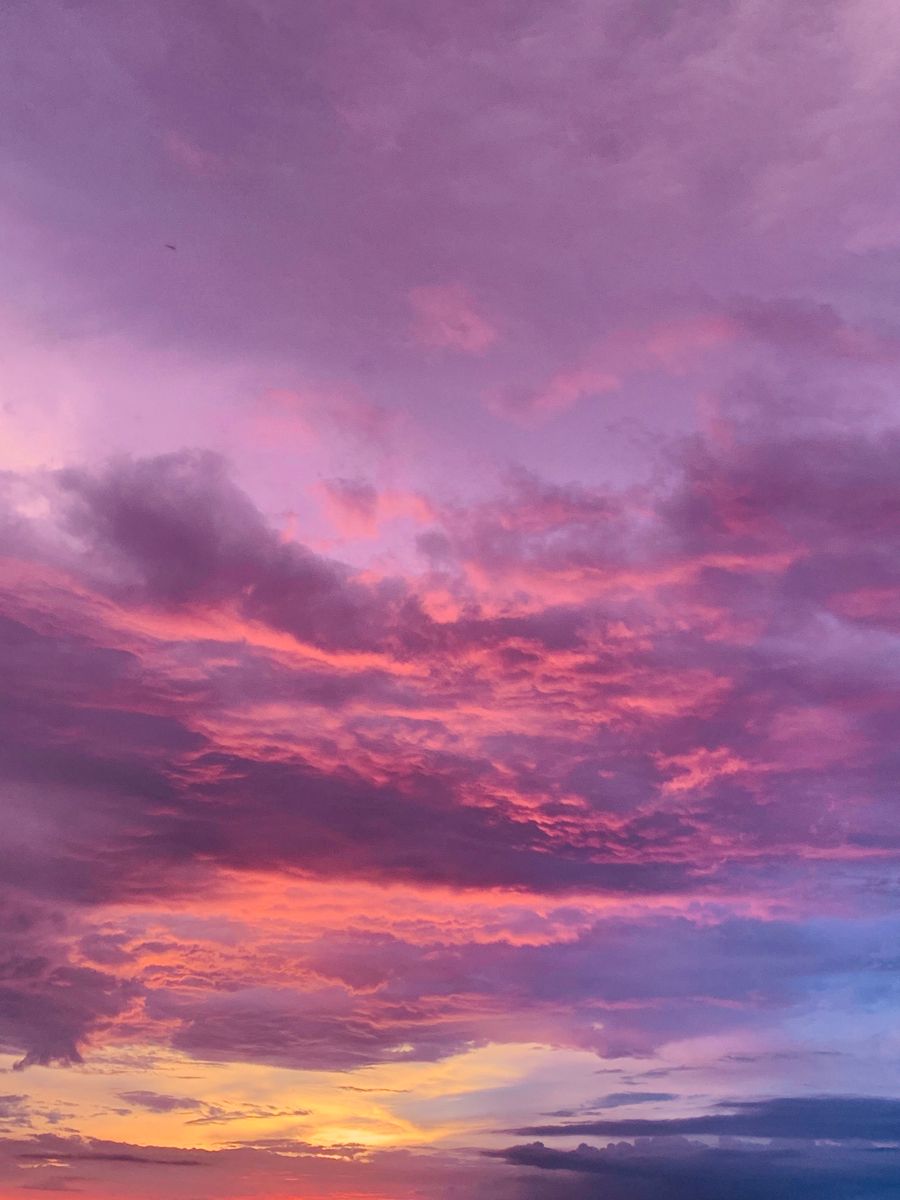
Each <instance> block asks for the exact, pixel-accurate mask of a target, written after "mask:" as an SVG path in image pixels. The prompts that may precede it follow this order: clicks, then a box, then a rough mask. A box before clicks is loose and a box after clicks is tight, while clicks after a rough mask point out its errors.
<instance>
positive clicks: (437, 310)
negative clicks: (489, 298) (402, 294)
mask: <svg viewBox="0 0 900 1200" xmlns="http://www.w3.org/2000/svg"><path fill="white" fill-rule="evenodd" d="M409 300H410V304H411V305H412V308H413V312H414V314H415V322H414V325H413V332H414V334H415V337H416V339H417V340H418V341H420V342H421V343H422V344H423V345H424V346H443V347H446V348H450V349H454V350H462V351H464V352H465V353H466V354H483V353H484V351H485V350H487V349H488V347H489V346H492V345H493V344H494V343H495V342H496V341H497V338H498V336H499V335H498V333H497V330H496V329H495V328H494V327H493V326H492V325H491V324H490V322H489V321H488V320H487V319H486V318H485V317H484V316H482V315H481V314H480V313H479V312H478V310H477V309H476V307H475V302H474V300H473V299H472V297H471V295H470V294H469V291H468V289H467V288H465V287H464V286H463V285H462V284H461V283H449V284H437V285H432V286H427V287H416V288H413V289H412V291H411V292H410V293H409Z"/></svg>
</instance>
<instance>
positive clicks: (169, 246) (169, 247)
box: [166, 242, 177, 250]
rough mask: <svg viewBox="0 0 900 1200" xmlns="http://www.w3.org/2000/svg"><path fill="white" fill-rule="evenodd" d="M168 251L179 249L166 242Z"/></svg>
mask: <svg viewBox="0 0 900 1200" xmlns="http://www.w3.org/2000/svg"><path fill="white" fill-rule="evenodd" d="M166 249H167V250H175V249H177V247H175V246H173V245H172V243H171V242H166Z"/></svg>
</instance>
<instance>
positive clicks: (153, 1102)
mask: <svg viewBox="0 0 900 1200" xmlns="http://www.w3.org/2000/svg"><path fill="white" fill-rule="evenodd" d="M119 1098H120V1099H121V1100H124V1101H125V1102H126V1104H133V1105H135V1107H137V1108H146V1109H148V1110H149V1111H150V1112H179V1111H181V1110H182V1109H191V1108H200V1107H201V1106H202V1102H201V1101H200V1100H193V1099H191V1097H190V1096H167V1095H164V1094H163V1093H162V1092H148V1091H136V1092H119Z"/></svg>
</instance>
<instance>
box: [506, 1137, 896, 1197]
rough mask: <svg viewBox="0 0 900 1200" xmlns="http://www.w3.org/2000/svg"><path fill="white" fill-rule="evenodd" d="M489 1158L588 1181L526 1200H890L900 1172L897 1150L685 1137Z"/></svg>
mask: <svg viewBox="0 0 900 1200" xmlns="http://www.w3.org/2000/svg"><path fill="white" fill-rule="evenodd" d="M488 1153H490V1154H494V1155H496V1156H499V1157H501V1158H503V1159H504V1160H505V1161H506V1162H508V1163H510V1164H514V1165H516V1166H523V1167H532V1168H538V1169H540V1170H542V1171H548V1172H560V1173H571V1175H573V1176H575V1177H578V1176H580V1177H582V1178H583V1179H584V1181H585V1182H584V1186H583V1187H579V1186H578V1185H577V1184H576V1185H574V1186H571V1187H568V1186H567V1185H566V1184H562V1185H561V1186H560V1188H559V1190H558V1191H557V1190H556V1189H555V1188H554V1186H553V1185H551V1186H550V1187H548V1188H547V1189H546V1190H544V1189H543V1188H542V1187H541V1186H540V1184H537V1185H535V1186H534V1190H533V1191H530V1190H529V1188H528V1186H527V1185H526V1187H525V1189H524V1195H525V1196H532V1195H533V1196H535V1197H538V1196H545V1195H546V1196H554V1195H560V1196H564V1197H572V1200H576V1198H577V1200H581V1198H584V1200H587V1198H588V1197H591V1198H593V1197H596V1196H597V1195H598V1194H600V1195H602V1196H603V1197H604V1200H721V1198H722V1197H723V1196H729V1197H734V1198H735V1200H766V1197H772V1198H774V1200H890V1196H891V1189H892V1188H893V1187H894V1181H895V1180H896V1176H897V1171H898V1168H900V1156H898V1153H897V1151H896V1150H895V1149H892V1150H886V1151H884V1150H879V1149H876V1148H866V1149H846V1148H840V1149H838V1148H834V1147H827V1146H823V1147H804V1148H799V1149H794V1148H790V1149H784V1150H778V1149H774V1148H768V1149H752V1150H751V1149H747V1148H745V1147H740V1146H736V1145H732V1146H719V1147H716V1148H711V1147H708V1146H704V1145H701V1144H698V1143H694V1142H690V1141H688V1140H686V1139H683V1138H677V1137H663V1138H658V1139H646V1140H642V1141H640V1142H638V1143H637V1144H635V1145H633V1146H632V1145H629V1144H627V1143H621V1144H618V1145H613V1146H609V1147H607V1148H606V1149H603V1150H599V1149H596V1148H595V1147H593V1146H588V1145H581V1146H579V1147H578V1148H577V1149H576V1150H553V1149H549V1148H548V1147H546V1146H544V1145H543V1144H542V1143H541V1142H535V1143H533V1144H531V1145H523V1146H514V1147H511V1148H510V1149H508V1150H500V1151H491V1152H488ZM588 1180H590V1182H588ZM598 1188H600V1189H602V1190H601V1191H600V1192H599V1193H598Z"/></svg>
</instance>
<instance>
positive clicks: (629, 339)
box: [488, 315, 739, 425]
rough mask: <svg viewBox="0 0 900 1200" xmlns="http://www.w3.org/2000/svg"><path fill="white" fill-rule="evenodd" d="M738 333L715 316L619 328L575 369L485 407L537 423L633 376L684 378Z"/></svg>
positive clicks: (496, 395) (494, 396)
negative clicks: (654, 374)
mask: <svg viewBox="0 0 900 1200" xmlns="http://www.w3.org/2000/svg"><path fill="white" fill-rule="evenodd" d="M738 331H739V326H738V324H737V323H736V322H735V321H733V320H732V319H731V318H729V317H725V316H716V315H711V316H699V317H685V318H676V319H673V320H669V321H663V322H660V323H659V324H657V325H652V326H650V327H649V328H646V329H620V330H618V331H616V332H615V333H613V334H611V335H610V336H609V337H606V338H604V339H603V340H602V341H600V342H599V343H598V344H597V345H596V346H595V347H594V349H593V350H592V351H591V352H590V353H589V354H588V355H587V356H586V357H585V359H584V361H583V362H582V363H580V364H579V365H578V366H576V367H573V368H571V369H568V370H563V371H560V372H558V373H557V374H555V375H553V376H551V377H550V378H549V379H548V380H547V381H546V382H545V383H544V384H542V385H541V386H540V387H539V388H537V389H536V390H530V389H516V388H512V389H510V388H507V389H500V390H495V391H493V392H491V393H490V395H489V396H488V407H489V408H491V409H492V411H494V412H496V413H498V414H500V415H502V416H506V417H509V418H511V419H513V420H516V421H518V422H521V423H523V424H526V425H530V424H534V423H540V422H542V421H544V420H547V419H548V418H550V417H552V416H555V415H556V414H558V413H562V412H566V411H568V410H569V409H570V408H572V407H574V406H575V405H576V404H577V403H578V402H579V401H580V400H583V399H587V398H589V397H591V396H601V395H603V394H604V393H607V392H615V391H618V390H619V389H620V388H622V387H623V386H624V385H625V383H626V382H627V381H628V379H629V378H630V377H632V376H634V375H639V374H642V373H645V372H657V371H658V372H662V373H664V374H667V375H673V376H679V375H684V374H686V373H687V372H688V371H690V370H691V369H692V368H694V367H695V366H696V365H698V364H699V363H700V362H701V361H702V359H703V357H704V355H706V354H707V353H709V352H710V351H712V350H715V349H717V348H719V347H722V346H724V345H726V344H728V343H729V342H731V341H732V340H733V339H734V338H735V337H736V336H737V334H738Z"/></svg>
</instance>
